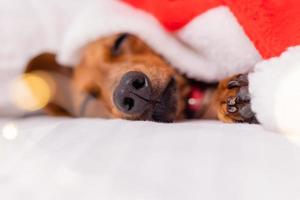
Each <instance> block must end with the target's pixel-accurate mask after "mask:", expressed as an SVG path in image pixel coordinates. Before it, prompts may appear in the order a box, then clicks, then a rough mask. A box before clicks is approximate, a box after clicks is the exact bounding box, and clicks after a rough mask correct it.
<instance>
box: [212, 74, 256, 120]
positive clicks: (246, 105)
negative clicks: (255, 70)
mask: <svg viewBox="0 0 300 200" xmlns="http://www.w3.org/2000/svg"><path fill="white" fill-rule="evenodd" d="M218 102H219V103H218V104H219V108H218V118H219V119H220V120H221V121H224V122H240V123H258V122H257V120H256V117H255V113H254V112H253V111H252V110H251V97H250V94H249V90H248V75H246V74H240V75H237V76H234V77H232V78H230V79H226V80H224V81H222V82H221V83H220V86H219V93H218Z"/></svg>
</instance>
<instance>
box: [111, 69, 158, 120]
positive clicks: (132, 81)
mask: <svg viewBox="0 0 300 200" xmlns="http://www.w3.org/2000/svg"><path fill="white" fill-rule="evenodd" d="M151 95H152V87H151V83H150V80H149V78H148V77H147V76H146V75H145V74H144V73H142V72H136V71H133V72H128V73H127V74H125V75H124V76H123V77H122V79H121V81H120V83H119V85H118V86H117V88H116V89H115V91H114V96H113V100H114V103H115V105H116V106H117V108H118V109H119V110H120V111H122V112H124V113H126V114H132V115H138V114H143V113H144V112H145V111H146V110H147V109H148V108H149V106H151V105H150V104H149V101H150V98H151Z"/></svg>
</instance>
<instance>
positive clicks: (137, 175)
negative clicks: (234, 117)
mask: <svg viewBox="0 0 300 200" xmlns="http://www.w3.org/2000/svg"><path fill="white" fill-rule="evenodd" d="M0 127H1V130H2V133H1V137H0V194H1V199H5V200H19V199H22V200H40V199H43V200H47V199H49V200H50V199H51V200H53V199H62V200H68V199H70V200H79V199H105V200H117V199H122V200H126V199H128V200H135V199H136V200H141V199H155V200H168V199H170V200H177V199H178V200H181V199H191V200H193V199H207V200H219V199H223V200H227V199H228V200H235V199H236V200H248V199H249V200H253V199H262V200H266V199H272V200H277V199H278V200H282V199H289V200H297V199H299V198H300V171H299V170H300V156H299V155H300V147H299V143H297V141H296V140H292V138H286V137H284V136H283V135H280V134H277V133H273V132H268V131H266V130H264V129H263V128H262V127H260V126H259V125H245V124H223V123H220V122H217V121H192V122H182V123H177V124H159V123H152V122H130V121H122V120H100V119H68V118H49V117H34V118H28V119H22V120H10V119H1V120H0Z"/></svg>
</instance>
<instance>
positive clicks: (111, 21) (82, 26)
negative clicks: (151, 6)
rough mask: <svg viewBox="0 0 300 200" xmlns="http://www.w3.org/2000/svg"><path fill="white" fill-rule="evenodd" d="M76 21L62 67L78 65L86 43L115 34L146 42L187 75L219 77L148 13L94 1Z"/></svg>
mask: <svg viewBox="0 0 300 200" xmlns="http://www.w3.org/2000/svg"><path fill="white" fill-rule="evenodd" d="M76 21H77V22H76V24H74V26H73V28H71V30H70V32H69V33H68V34H67V35H66V38H65V42H64V44H63V46H62V48H61V51H60V52H59V54H58V55H59V56H58V59H59V61H60V62H61V63H63V64H67V65H75V64H76V63H78V60H79V59H80V54H81V52H80V51H81V49H82V47H84V46H85V45H86V44H87V43H88V42H91V41H93V40H96V39H98V38H100V37H103V36H107V35H110V34H114V33H119V32H130V33H133V34H136V35H138V36H139V37H141V38H142V39H143V40H145V41H146V42H147V43H148V45H150V46H151V47H152V48H153V49H155V50H156V51H157V52H159V53H160V54H162V55H163V56H164V57H165V58H166V59H167V60H168V61H169V62H170V63H171V64H172V65H173V66H174V67H176V68H178V69H179V70H180V71H181V72H183V73H187V74H188V76H190V77H193V78H198V79H201V80H205V81H213V80H216V79H217V78H218V77H216V75H218V71H217V70H218V69H217V68H216V67H214V65H215V64H213V63H211V62H210V61H207V60H206V59H205V58H204V57H202V56H201V55H200V54H199V52H197V51H195V50H194V49H192V48H189V47H188V46H186V45H185V44H183V43H182V42H181V41H179V40H177V39H176V37H174V35H172V34H171V33H168V32H167V31H165V30H164V29H163V27H162V26H161V25H160V24H159V22H158V21H157V20H156V19H155V18H154V17H152V16H151V15H150V14H148V13H146V12H144V11H141V10H138V9H135V8H133V7H131V6H129V5H127V4H124V3H122V2H116V1H108V2H99V3H95V2H94V3H93V5H92V6H91V7H89V8H88V9H87V10H86V11H83V14H82V15H81V17H80V18H79V19H78V20H76Z"/></svg>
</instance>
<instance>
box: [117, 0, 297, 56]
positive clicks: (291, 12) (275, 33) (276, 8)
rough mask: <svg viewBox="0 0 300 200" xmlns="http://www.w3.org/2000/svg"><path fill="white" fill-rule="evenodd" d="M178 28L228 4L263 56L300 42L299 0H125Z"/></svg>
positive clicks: (171, 28) (279, 52)
mask: <svg viewBox="0 0 300 200" xmlns="http://www.w3.org/2000/svg"><path fill="white" fill-rule="evenodd" d="M123 1H125V2H127V3H129V4H131V5H133V6H135V7H137V8H140V9H143V10H145V11H147V12H150V13H151V14H153V15H154V16H155V17H156V18H157V19H158V20H159V21H160V22H161V23H162V24H163V25H164V26H165V27H166V28H167V29H168V30H170V31H176V30H178V29H180V28H182V27H183V26H184V25H186V24H187V23H189V22H190V21H191V20H192V19H193V18H195V17H196V16H198V15H201V14H202V13H204V12H205V11H207V10H209V9H211V8H215V7H218V6H220V5H226V6H228V7H229V8H230V10H231V11H232V12H233V14H234V15H235V16H236V18H237V20H238V21H239V23H240V24H241V25H242V27H243V28H244V30H245V32H246V34H247V35H248V37H249V38H250V40H251V41H252V42H253V44H254V45H255V47H256V48H257V50H258V51H259V52H260V54H261V55H262V56H263V57H264V58H270V57H274V56H278V55H280V54H281V53H282V52H283V51H285V50H286V48H288V47H291V46H296V45H300V0H123Z"/></svg>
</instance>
